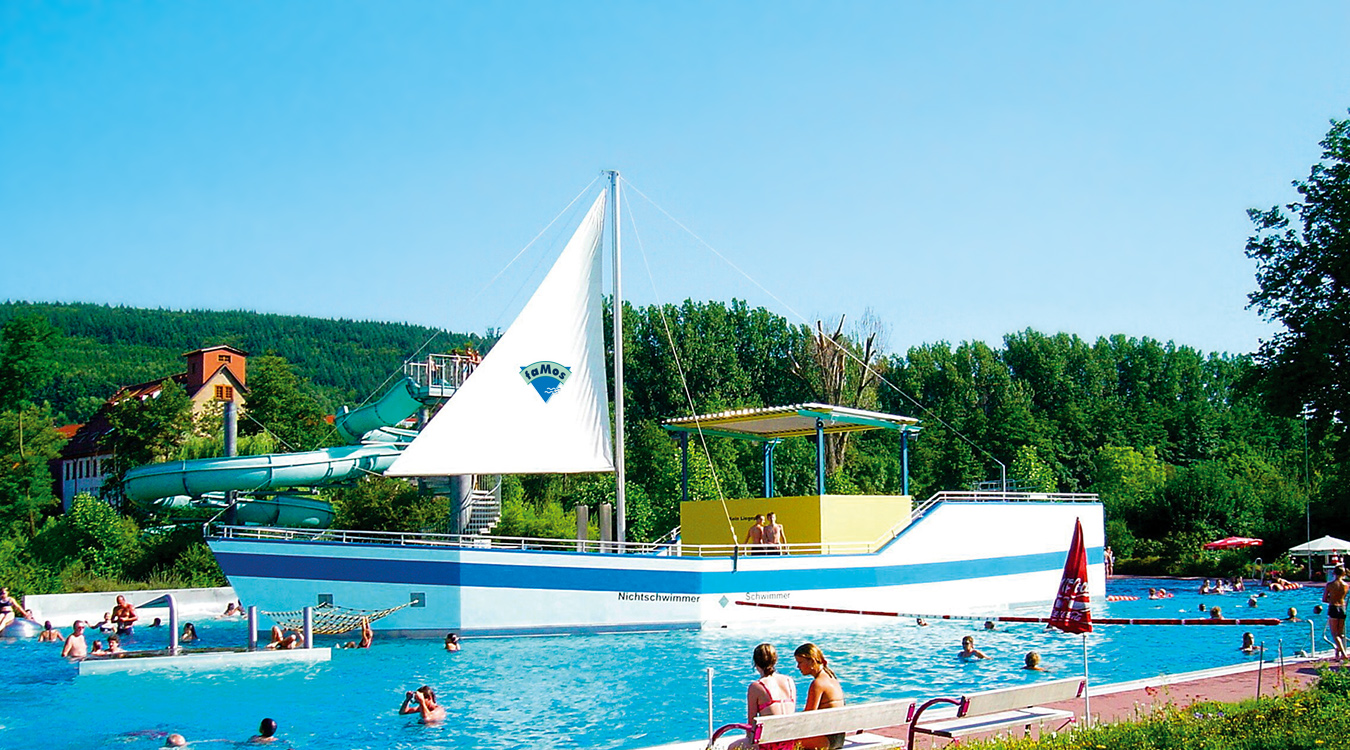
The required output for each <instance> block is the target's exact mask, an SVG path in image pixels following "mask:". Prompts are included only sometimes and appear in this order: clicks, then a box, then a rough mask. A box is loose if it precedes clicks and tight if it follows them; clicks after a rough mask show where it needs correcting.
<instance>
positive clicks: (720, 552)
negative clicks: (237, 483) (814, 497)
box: [207, 492, 1099, 557]
mask: <svg viewBox="0 0 1350 750" xmlns="http://www.w3.org/2000/svg"><path fill="white" fill-rule="evenodd" d="M943 502H960V503H970V502H1000V503H1008V502H1055V503H1089V502H1099V499H1098V497H1097V496H1096V495H1092V494H1085V493H1077V494H1067V493H1038V492H939V493H937V494H936V495H933V496H932V497H930V498H928V499H927V500H925V501H924V502H922V503H920V504H919V505H918V506H917V507H915V508H914V509H913V511H912V512H911V513H910V514H909V516H908V517H906V518H904V519H902V520H901V521H900V522H899V523H897V524H895V525H894V526H892V527H891V528H890V529H887V530H886V532H885V533H883V534H881V535H880V536H879V537H877V538H876V539H873V540H872V541H868V542H804V543H796V544H785V545H781V547H780V548H779V549H778V550H775V551H769V549H768V548H764V547H760V548H751V547H748V546H745V545H737V544H696V545H693V544H682V545H680V548H679V552H677V553H676V554H679V555H680V556H683V557H733V556H740V557H768V556H773V555H861V554H871V553H874V552H877V551H878V550H880V549H881V548H882V547H884V546H886V545H887V544H888V543H890V541H891V540H892V539H894V538H895V537H896V536H898V535H899V534H900V532H901V531H903V530H904V529H905V528H906V527H908V526H909V525H910V524H912V523H913V522H914V521H916V520H918V519H919V518H921V517H922V516H923V515H924V514H926V513H927V512H928V511H929V510H931V509H932V508H933V507H934V506H936V505H938V504H939V503H943ZM214 520H215V519H212V521H209V522H207V536H215V537H217V538H221V539H257V540H277V541H314V542H339V543H342V544H380V545H390V546H415V547H456V548H463V549H513V550H536V551H556V552H600V553H622V554H638V555H642V554H648V555H650V554H667V553H668V552H669V549H668V548H669V547H670V545H672V544H675V543H676V542H677V541H678V539H679V536H680V527H678V526H677V527H675V528H674V529H672V530H671V531H670V532H669V533H667V534H666V535H665V536H662V537H661V538H660V539H657V540H656V541H654V542H614V541H609V542H602V541H599V540H595V539H588V540H578V539H542V538H536V537H503V536H486V535H482V534H437V533H430V532H398V531H347V530H343V529H289V528H279V527H272V526H221V525H216V524H215V523H214Z"/></svg>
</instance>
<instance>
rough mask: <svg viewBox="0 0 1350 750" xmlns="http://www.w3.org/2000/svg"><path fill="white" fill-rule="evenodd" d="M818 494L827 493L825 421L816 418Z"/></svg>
mask: <svg viewBox="0 0 1350 750" xmlns="http://www.w3.org/2000/svg"><path fill="white" fill-rule="evenodd" d="M816 494H817V495H824V494H825V422H824V421H823V420H821V419H816Z"/></svg>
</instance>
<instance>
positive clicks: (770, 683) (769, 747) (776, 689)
mask: <svg viewBox="0 0 1350 750" xmlns="http://www.w3.org/2000/svg"><path fill="white" fill-rule="evenodd" d="M777 666H778V652H777V651H775V650H774V648H773V644H771V643H761V644H759V645H758V646H755V669H756V671H758V672H759V675H760V677H759V679H758V680H755V681H754V682H752V683H750V688H749V689H748V690H746V693H745V709H746V710H745V721H746V723H749V722H751V721H753V720H754V718H755V717H756V716H776V715H778V714H790V713H792V712H793V711H795V710H796V708H797V685H796V684H795V683H794V682H793V681H792V678H790V677H788V676H787V675H785V674H779V673H778V672H777ZM795 744H796V743H793V742H767V743H764V744H762V745H756V744H754V742H752V741H751V739H750V737H748V736H747V737H745V738H742V739H739V740H736V741H735V742H733V743H731V748H732V750H752V749H755V748H757V749H758V750H793V746H794V745H795Z"/></svg>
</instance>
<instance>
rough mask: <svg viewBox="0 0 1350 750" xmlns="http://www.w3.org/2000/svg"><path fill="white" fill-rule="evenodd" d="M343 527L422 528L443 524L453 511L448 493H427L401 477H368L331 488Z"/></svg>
mask: <svg viewBox="0 0 1350 750" xmlns="http://www.w3.org/2000/svg"><path fill="white" fill-rule="evenodd" d="M329 498H330V500H331V502H332V503H333V510H334V511H335V518H334V522H333V525H334V526H336V527H337V528H340V529H363V530H366V531H422V530H425V529H429V528H433V527H439V526H440V525H442V524H443V523H444V522H445V519H446V516H447V514H448V513H449V512H450V501H449V499H448V498H445V497H427V496H423V495H421V494H419V493H418V491H417V486H416V485H414V484H412V483H410V482H405V481H403V480H400V479H388V478H385V477H366V478H364V479H362V480H360V481H359V482H357V483H356V484H355V485H353V486H351V487H338V488H336V489H333V490H331V491H329Z"/></svg>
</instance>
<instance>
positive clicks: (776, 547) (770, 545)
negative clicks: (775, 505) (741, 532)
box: [763, 512, 787, 555]
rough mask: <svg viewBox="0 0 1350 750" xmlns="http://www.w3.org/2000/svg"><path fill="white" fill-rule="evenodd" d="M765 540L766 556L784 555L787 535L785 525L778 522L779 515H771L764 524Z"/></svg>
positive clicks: (771, 513)
mask: <svg viewBox="0 0 1350 750" xmlns="http://www.w3.org/2000/svg"><path fill="white" fill-rule="evenodd" d="M763 539H764V552H765V554H769V555H781V554H783V553H784V551H785V550H784V545H786V544H787V533H786V532H784V531H783V524H781V523H779V522H778V514H777V513H773V512H770V513H769V518H768V520H767V521H765V523H764V537H763Z"/></svg>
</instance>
